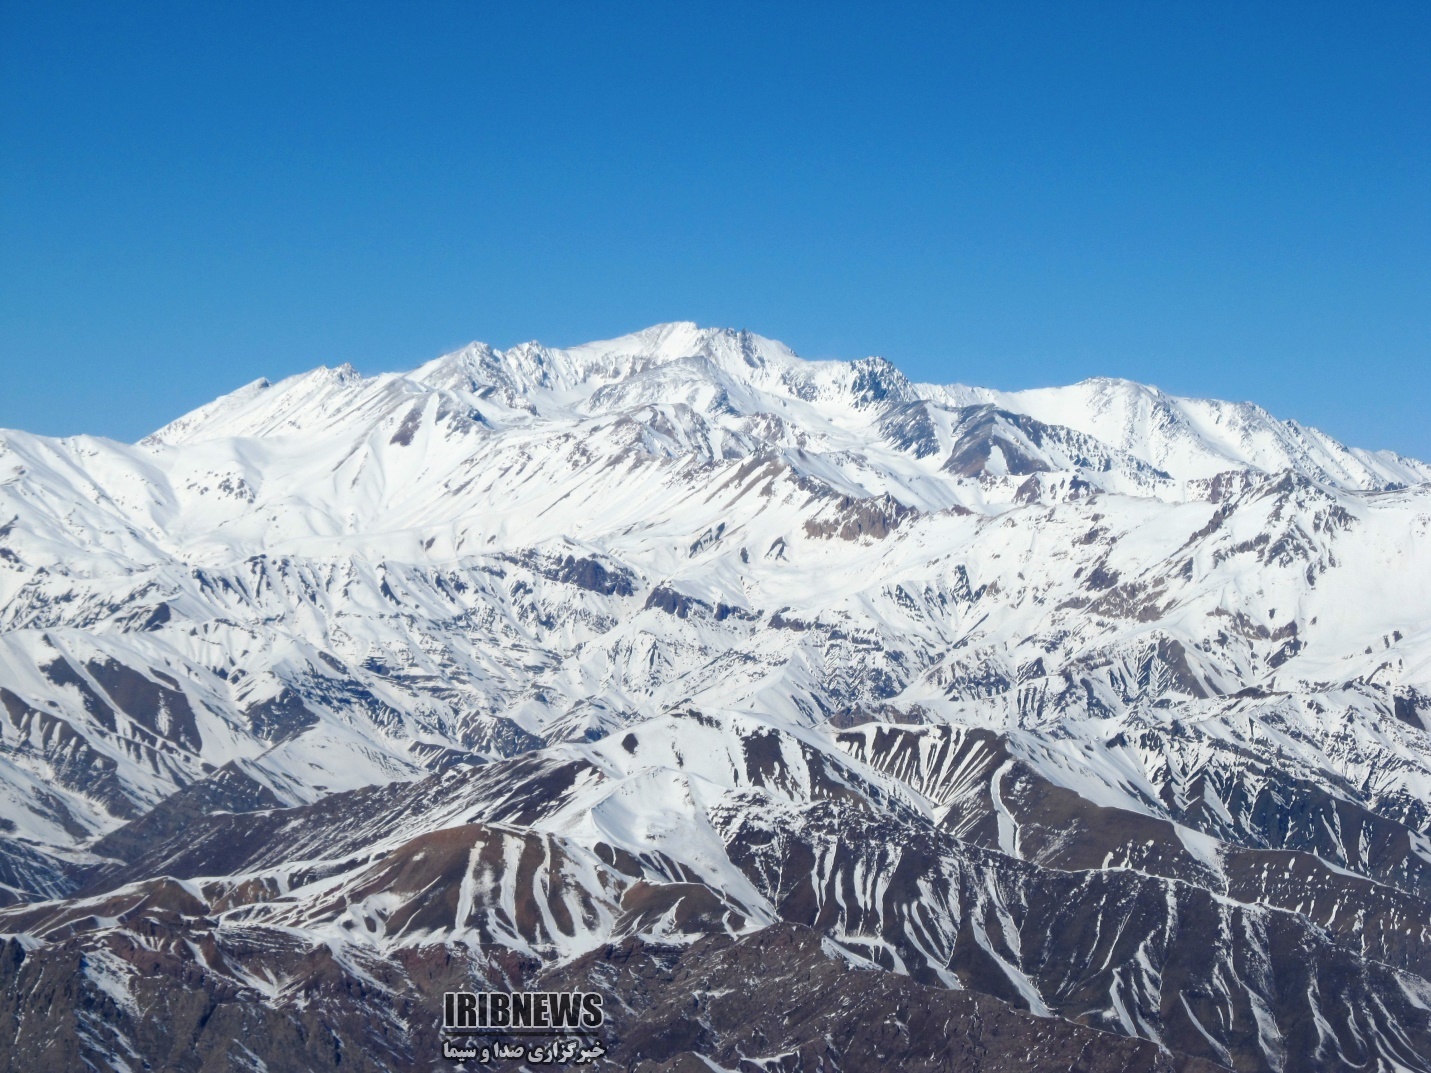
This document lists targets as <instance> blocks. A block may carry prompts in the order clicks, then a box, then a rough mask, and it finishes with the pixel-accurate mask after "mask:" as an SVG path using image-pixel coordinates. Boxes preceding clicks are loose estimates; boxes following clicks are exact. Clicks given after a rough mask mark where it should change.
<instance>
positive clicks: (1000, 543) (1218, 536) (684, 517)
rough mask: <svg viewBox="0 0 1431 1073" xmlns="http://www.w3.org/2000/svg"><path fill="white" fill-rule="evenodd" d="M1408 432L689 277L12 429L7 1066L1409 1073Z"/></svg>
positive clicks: (1423, 643)
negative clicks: (447, 1038)
mask: <svg viewBox="0 0 1431 1073" xmlns="http://www.w3.org/2000/svg"><path fill="white" fill-rule="evenodd" d="M1428 482H1431V465H1427V464H1425V463H1422V462H1418V461H1414V460H1411V459H1408V458H1403V457H1400V456H1397V455H1394V454H1391V453H1388V452H1371V451H1364V450H1359V449H1354V448H1349V447H1346V446H1343V445H1342V444H1340V443H1338V442H1336V441H1335V440H1333V439H1331V438H1330V437H1328V436H1326V435H1324V434H1323V433H1321V432H1319V431H1317V430H1316V429H1313V428H1309V427H1305V426H1303V425H1299V424H1297V423H1296V422H1292V421H1284V420H1279V419H1276V418H1274V417H1272V416H1271V415H1270V414H1268V413H1267V412H1266V411H1264V410H1262V409H1261V408H1259V407H1257V406H1254V405H1251V404H1233V403H1225V402H1216V401H1209V400H1201V399H1186V398H1177V397H1173V396H1169V395H1166V394H1163V393H1162V392H1160V391H1158V390H1156V389H1154V388H1151V387H1145V386H1142V385H1139V384H1136V383H1130V382H1127V381H1121V380H1102V379H1100V380H1089V381H1085V382H1083V383H1080V384H1076V385H1073V386H1071V387H1062V388H1050V389H1047V390H1037V391H1025V392H1014V393H1005V392H1000V391H993V390H987V389H982V388H973V387H962V386H942V387H941V386H931V385H927V384H917V383H911V382H910V381H909V380H907V379H906V378H905V377H904V376H903V375H902V374H901V373H900V372H899V371H898V370H897V369H896V368H894V367H893V366H892V365H890V364H889V363H888V362H886V361H884V360H882V359H879V358H868V359H864V360H860V361H852V362H834V361H831V362H810V361H804V360H801V359H800V358H798V357H797V356H796V355H795V354H794V353H792V352H791V351H790V350H789V349H787V348H786V347H785V346H783V345H782V344H780V343H777V342H774V341H772V340H769V339H765V338H762V337H760V336H757V335H752V334H749V333H746V332H737V331H728V330H715V329H702V328H697V327H696V326H695V325H692V324H668V325H662V326H658V327H655V328H650V329H647V330H646V331H642V332H639V333H637V334H634V335H630V336H626V337H623V338H620V339H615V340H611V341H607V342H599V343H591V344H587V345H585V346H579V347H575V348H572V349H567V350H558V349H549V348H546V347H543V346H540V345H538V344H535V343H531V344H524V345H522V346H517V347H513V348H512V349H510V350H506V351H499V350H494V349H492V348H491V347H488V346H485V345H481V344H474V345H472V346H469V347H467V348H465V349H463V350H460V351H458V352H456V353H453V354H449V355H447V356H445V357H442V358H439V359H437V360H435V361H432V362H430V363H428V364H426V365H424V366H422V367H421V368H419V369H416V370H415V371H413V372H410V373H406V374H384V375H381V376H374V377H365V376H361V375H359V374H358V373H357V372H355V371H354V370H353V369H352V368H349V367H346V366H345V367H341V368H337V369H328V368H323V369H318V370H316V371H314V372H311V373H307V374H304V375H301V376H295V377H291V378H289V379H287V380H283V381H280V382H278V383H269V382H267V381H264V380H259V381H256V382H254V383H251V384H249V385H247V386H246V387H243V388H240V389H239V390H238V391H235V392H234V393H233V394H231V395H227V396H224V397H223V398H220V399H218V400H216V401H214V402H212V403H210V404H209V405H207V406H204V407H202V408H200V409H198V410H196V411H194V412H193V413H190V414H188V415H186V416H184V417H181V418H180V419H178V420H177V421H175V422H174V423H172V424H170V425H168V426H166V427H165V428H162V429H160V430H158V431H157V432H155V433H154V434H153V435H152V436H150V437H148V438H147V439H145V440H143V441H141V442H140V443H137V444H134V445H126V444H121V443H116V442H112V441H109V440H104V439H98V438H92V437H83V436H81V437H74V438H68V439H49V438H45V437H41V436H35V435H29V434H26V433H23V432H10V431H6V432H0V834H2V835H3V838H0V905H3V908H0V933H3V934H0V998H3V1001H0V1067H3V1068H7V1069H15V1070H61V1069H66V1070H68V1069H76V1070H78V1069H88V1070H102V1071H115V1073H121V1071H122V1073H138V1071H140V1070H182V1071H193V1073H197V1071H206V1073H208V1071H238V1070H245V1071H252V1073H259V1071H266V1073H298V1071H304V1073H307V1071H327V1070H355V1071H379V1070H383V1071H409V1070H430V1069H451V1068H457V1067H455V1066H454V1065H452V1064H451V1063H449V1062H447V1061H444V1059H443V1058H442V1057H441V1036H442V1029H441V1019H442V996H443V993H444V992H446V991H454V990H478V991H480V990H514V991H515V990H547V991H564V990H587V991H593V990H594V991H599V992H601V993H602V994H603V995H604V996H605V1000H604V1009H605V1011H606V1023H605V1025H604V1026H603V1027H602V1028H601V1029H600V1030H599V1035H600V1040H601V1042H602V1045H603V1047H604V1049H605V1052H606V1053H605V1057H603V1058H601V1059H600V1060H599V1061H598V1062H596V1063H593V1064H592V1068H605V1069H613V1070H614V1069H622V1070H643V1071H647V1073H655V1071H666V1073H692V1071H708V1070H717V1071H721V1070H724V1071H735V1070H739V1071H743V1073H757V1071H769V1073H774V1071H777V1070H778V1071H785V1073H815V1071H826V1073H833V1071H843V1073H862V1071H876V1070H911V1071H923V1070H960V1071H963V1070H981V1071H1005V1070H1008V1071H1012V1070H1060V1071H1062V1070H1082V1071H1087V1073H1095V1071H1109V1073H1113V1071H1122V1070H1147V1071H1152V1070H1158V1071H1168V1073H1171V1071H1186V1073H1194V1071H1197V1073H1202V1071H1212V1070H1220V1069H1234V1070H1239V1071H1246V1073H1253V1071H1279V1073H1304V1071H1321V1070H1326V1071H1332V1070H1358V1071H1378V1073H1390V1071H1393V1070H1418V1071H1427V1070H1431V483H1428ZM466 1068H468V1069H473V1068H476V1067H475V1066H474V1065H473V1064H472V1063H468V1065H467V1066H466ZM510 1068H518V1064H515V1063H514V1064H510Z"/></svg>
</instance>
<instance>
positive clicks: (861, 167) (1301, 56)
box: [0, 0, 1431, 458]
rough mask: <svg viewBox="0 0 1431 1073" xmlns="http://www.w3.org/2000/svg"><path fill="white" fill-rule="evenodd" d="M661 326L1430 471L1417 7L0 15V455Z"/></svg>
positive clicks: (375, 8) (49, 9)
mask: <svg viewBox="0 0 1431 1073" xmlns="http://www.w3.org/2000/svg"><path fill="white" fill-rule="evenodd" d="M667 320H695V321H698V322H700V323H702V324H710V325H724V326H731V327H744V328H749V329H751V330H753V331H757V332H760V333H761V334H764V335H770V336H774V337H776V338H779V339H782V340H784V341H785V342H787V343H789V344H790V345H791V346H793V347H794V348H795V349H796V350H797V351H798V352H800V353H801V354H804V355H805V356H807V357H860V356H864V355H866V354H883V355H884V356H886V357H888V358H889V359H891V360H892V361H894V362H895V363H896V364H898V365H899V366H901V367H902V368H903V369H904V370H905V371H906V372H908V373H910V374H911V375H912V376H915V377H917V378H920V379H929V380H939V381H956V380H957V381H962V382H965V383H975V384H984V385H989V386H994V387H1003V388H1020V387H1029V386H1034V385H1043V384H1051V383H1065V382H1071V381H1074V380H1079V379H1082V378H1083V377H1086V376H1093V375H1111V376H1124V377H1129V378H1132V379H1137V380H1142V381H1146V382H1150V383H1154V384H1157V385H1158V386H1160V387H1162V388H1163V389H1165V390H1168V391H1173V392H1177V393H1180V394H1199V395H1213V396H1217V397H1221V398H1232V399H1253V400H1255V401H1257V402H1260V403H1262V404H1263V405H1265V406H1267V407H1268V408H1269V409H1270V410H1272V411H1273V412H1274V413H1276V414H1278V415H1279V416H1283V417H1295V418H1298V419H1300V420H1303V421H1306V422H1310V423H1313V424H1316V425H1319V426H1321V427H1323V428H1325V429H1326V430H1327V431H1329V432H1331V433H1332V434H1333V435H1336V436H1338V437H1340V438H1342V439H1344V440H1348V441H1350V442H1352V443H1354V444H1357V445H1360V446H1366V447H1391V448H1394V449H1397V450H1400V451H1403V452H1405V453H1409V454H1414V455H1418V456H1420V457H1422V458H1431V421H1428V414H1429V413H1431V405H1428V404H1431V3H1427V2H1426V0H1402V2H1398V0H1377V2H1376V3H1372V4H1365V3H1351V2H1346V0H1343V2H1339V3H1334V4H1333V3H1320V2H1316V0H1297V2H1292V0H1286V2H1271V0H1267V2H1261V0H1259V2H1247V0H1236V2H1225V3H1218V2H1212V0H1209V2H1202V3H1192V2H1186V3H1183V2H1153V0H1119V2H1117V3H1096V2H1077V3H1074V2H1068V0H1060V2H1051V3H1023V2H1018V0H998V2H990V3H986V4H984V3H981V4H960V3H953V2H947V3H927V4H900V3H879V4H876V3H872V2H867V3H862V4H840V3H831V2H820V3H796V2H788V3H752V4H743V3H736V2H732V0H724V2H720V3H700V2H690V0H682V2H671V0H663V2H661V3H655V4H650V5H639V4H634V3H616V2H611V3H605V2H601V3H579V2H575V0H573V2H568V3H542V2H533V0H524V2H521V3H517V2H511V3H505V2H504V3H498V2H495V0H463V2H460V3H458V2H444V0H423V2H422V3H417V4H413V3H402V4H398V3H393V4H388V5H374V4H364V3H346V4H328V5H322V4H317V3H304V4H292V3H284V4H263V3H256V2H244V3H221V2H214V0H210V2H204V3H192V2H184V3H162V2H145V3H141V4H127V5H126V4H107V5H100V4H93V3H85V4H77V5H70V4H66V3H61V2H54V3H25V2H20V0H0V426H9V427H20V428H26V429H30V430H33V431H37V432H44V433H50V434H67V433H73V432H92V433H98V434H103V435H108V436H114V437H118V438H122V439H134V438H137V437H139V436H141V435H143V434H144V433H145V432H147V431H149V430H151V429H152V428H155V427H157V426H159V425H161V424H163V423H164V422H166V421H168V420H169V419H171V418H173V417H175V416H177V415H178V414H179V413H181V412H183V411H185V410H187V409H190V408H192V407H194V406H196V405H199V404H201V403H203V402H205V401H207V400H208V399H210V398H212V397H213V396H215V395H217V394H220V393H222V392H224V391H227V390H231V389H232V388H234V387H236V386H238V385H240V384H242V383H245V382H247V381H249V380H252V379H254V378H256V377H258V376H268V377H270V378H277V377H280V376H284V375H287V374H289V373H293V372H297V371H301V370H304V369H308V368H311V367H314V366H316V365H320V364H329V365H332V364H337V363H340V362H343V361H350V362H352V363H353V364H354V365H356V366H357V367H358V368H360V369H362V370H363V371H365V372H377V371H381V370H386V369H403V368H410V367H412V366H414V365H416V364H418V363H419V362H421V361H423V360H426V359H427V358H429V357H432V356H434V355H436V354H438V353H440V352H442V351H444V350H446V349H450V348H452V347H455V346H457V345H460V344H462V343H465V342H467V341H469V340H471V339H483V340H486V341H488V342H491V343H493V344H496V345H499V346H502V345H508V344H511V343H515V342H518V341H521V340H525V339H533V338H535V339H540V340H541V341H543V342H546V343H550V344H556V345H563V344H570V343H576V342H581V341H584V340H587V339H593V338H601V337H606V336H611V335H616V334H620V333H623V332H626V331H632V330H635V329H637V328H640V327H644V326H646V325H648V324H652V323H655V322H658V321H667Z"/></svg>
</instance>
